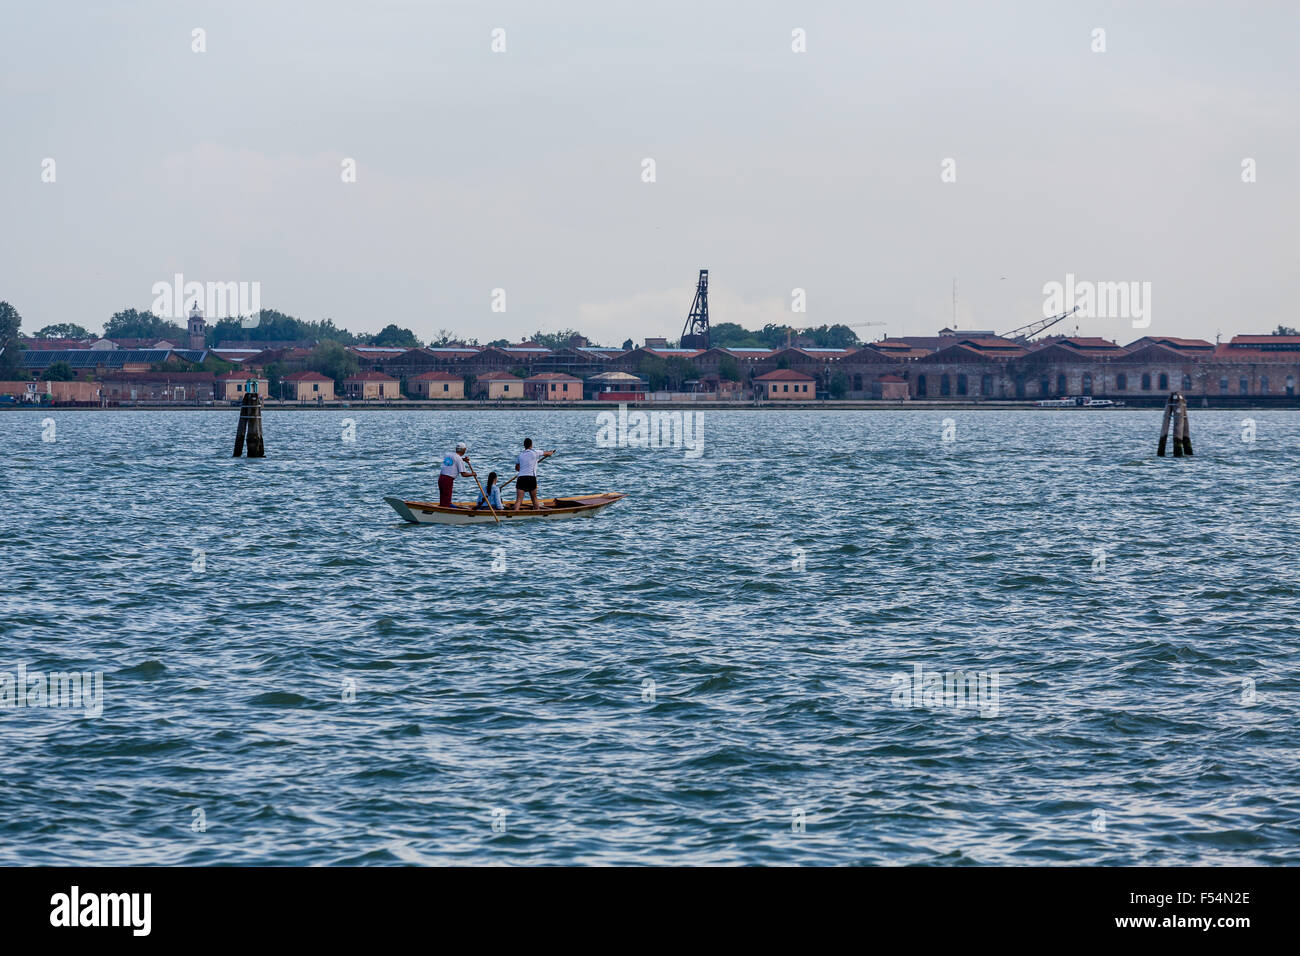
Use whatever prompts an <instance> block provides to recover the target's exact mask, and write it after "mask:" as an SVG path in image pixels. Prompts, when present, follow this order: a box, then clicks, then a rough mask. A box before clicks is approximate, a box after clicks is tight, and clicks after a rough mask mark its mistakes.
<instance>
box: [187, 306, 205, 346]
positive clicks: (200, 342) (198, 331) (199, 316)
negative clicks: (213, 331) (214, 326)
mask: <svg viewBox="0 0 1300 956" xmlns="http://www.w3.org/2000/svg"><path fill="white" fill-rule="evenodd" d="M207 331H208V323H207V322H206V321H204V319H203V310H202V309H200V308H199V304H198V303H197V302H195V303H194V305H193V306H191V307H190V348H191V349H193V350H195V351H196V352H202V351H203V347H204V341H205V340H206V339H207Z"/></svg>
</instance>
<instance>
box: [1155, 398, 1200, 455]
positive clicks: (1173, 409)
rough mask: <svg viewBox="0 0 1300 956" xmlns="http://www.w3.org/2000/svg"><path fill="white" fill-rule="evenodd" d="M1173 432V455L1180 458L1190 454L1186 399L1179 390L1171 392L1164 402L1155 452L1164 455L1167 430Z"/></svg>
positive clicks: (1190, 444)
mask: <svg viewBox="0 0 1300 956" xmlns="http://www.w3.org/2000/svg"><path fill="white" fill-rule="evenodd" d="M1171 430H1172V431H1173V433H1174V457H1175V458H1182V457H1183V456H1184V455H1188V456H1190V455H1191V454H1192V433H1191V431H1190V430H1189V429H1188V427H1187V399H1186V398H1184V397H1183V395H1182V393H1181V392H1173V393H1171V394H1170V396H1169V401H1167V402H1165V417H1164V421H1162V422H1161V423H1160V444H1159V445H1158V446H1157V447H1156V454H1157V455H1159V456H1160V457H1161V458H1163V457H1165V443H1166V440H1167V439H1168V438H1169V432H1170V431H1171Z"/></svg>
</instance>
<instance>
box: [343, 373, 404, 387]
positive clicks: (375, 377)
mask: <svg viewBox="0 0 1300 956" xmlns="http://www.w3.org/2000/svg"><path fill="white" fill-rule="evenodd" d="M348 382H392V383H394V384H396V383H397V379H395V378H393V376H391V375H385V374H384V373H383V372H358V373H357V374H356V375H349V376H348V377H347V378H345V379H344V380H343V384H345V385H346V384H347V383H348Z"/></svg>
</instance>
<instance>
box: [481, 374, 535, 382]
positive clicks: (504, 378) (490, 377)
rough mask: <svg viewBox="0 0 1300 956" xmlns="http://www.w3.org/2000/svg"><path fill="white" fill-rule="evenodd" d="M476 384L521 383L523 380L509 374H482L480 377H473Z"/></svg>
mask: <svg viewBox="0 0 1300 956" xmlns="http://www.w3.org/2000/svg"><path fill="white" fill-rule="evenodd" d="M474 381H476V382H522V381H523V379H522V378H520V377H519V376H518V375H511V374H510V373H509V372H484V373H483V374H482V375H476V376H474Z"/></svg>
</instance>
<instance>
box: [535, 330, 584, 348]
mask: <svg viewBox="0 0 1300 956" xmlns="http://www.w3.org/2000/svg"><path fill="white" fill-rule="evenodd" d="M575 335H582V333H581V332H575V331H573V329H565V330H564V331H562V332H534V333H533V334H532V336H531V337H530V338H529V339H528V341H530V342H536V343H537V344H538V345H544V346H546V347H547V348H548V349H562V348H565V347H566V346H568V344H569V339H571V338H573V337H574V336H575Z"/></svg>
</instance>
